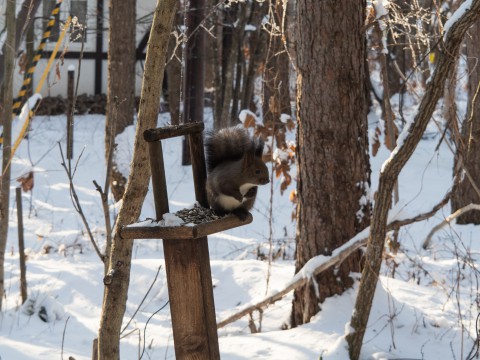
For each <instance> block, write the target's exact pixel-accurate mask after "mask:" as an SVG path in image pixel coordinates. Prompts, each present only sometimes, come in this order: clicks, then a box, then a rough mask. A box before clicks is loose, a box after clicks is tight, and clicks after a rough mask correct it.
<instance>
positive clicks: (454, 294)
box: [0, 99, 480, 360]
mask: <svg viewBox="0 0 480 360" xmlns="http://www.w3.org/2000/svg"><path fill="white" fill-rule="evenodd" d="M408 101H410V102H408ZM460 101H461V99H460ZM463 101H464V100H463ZM407 104H408V108H406V109H405V110H404V113H405V115H406V116H412V115H413V114H414V112H413V109H414V107H415V101H414V100H411V99H407ZM206 115H207V116H206V117H207V119H211V114H210V112H209V109H207V114H206ZM436 115H437V118H438V119H440V117H439V112H437V114H436ZM378 118H379V110H378V108H374V109H373V110H372V112H371V114H370V116H369V122H370V124H371V127H372V129H373V127H374V126H375V124H376V123H377V122H378ZM166 121H168V116H167V115H166V114H162V115H161V116H160V118H159V123H165V122H166ZM104 122H105V119H104V117H103V116H97V115H89V116H78V117H76V122H75V146H74V156H75V159H74V162H73V164H74V166H75V167H76V172H75V178H74V183H75V187H76V190H77V192H78V195H79V198H80V201H81V204H82V207H83V210H84V212H85V215H86V217H87V220H88V222H89V224H90V226H91V227H92V229H93V233H94V235H95V237H96V240H97V241H98V242H99V243H100V245H102V244H103V241H104V235H105V225H104V219H103V215H102V214H103V213H102V207H101V201H100V196H99V193H98V192H97V191H96V190H95V187H94V185H93V183H92V181H93V180H96V181H97V182H98V183H99V184H103V182H104V176H105V160H104ZM428 133H429V134H430V135H429V136H427V137H425V139H424V140H422V142H421V143H420V145H419V147H418V149H417V150H416V152H415V154H414V156H413V157H412V159H411V160H410V161H409V162H408V164H407V166H406V168H405V169H404V171H403V172H402V173H401V176H400V181H399V192H400V199H401V202H400V204H399V205H397V207H396V208H395V209H394V210H392V213H394V214H395V213H398V214H399V216H402V217H409V216H414V215H416V214H418V213H420V212H425V211H428V210H430V209H431V208H432V207H433V205H435V204H436V203H437V202H439V201H440V200H441V199H442V198H443V196H444V195H445V193H446V192H447V191H448V189H449V188H450V186H451V182H452V175H451V174H452V164H453V155H452V153H451V152H450V150H449V148H448V147H447V146H446V145H445V143H443V144H442V145H440V147H439V150H438V151H435V147H436V146H437V144H438V141H439V136H438V135H436V136H435V134H438V131H437V130H436V129H435V128H434V127H433V124H432V128H431V129H429V131H428ZM65 138H66V118H65V117H64V116H52V117H35V118H34V119H33V122H32V131H31V132H30V134H29V137H28V139H26V140H24V141H23V142H22V144H21V146H20V147H19V149H18V151H17V153H16V155H15V158H14V159H13V162H12V176H13V178H14V179H15V178H17V177H19V176H21V175H24V174H25V173H26V172H28V171H29V170H32V169H33V171H34V174H35V185H34V188H33V191H32V192H30V193H24V194H23V199H22V200H23V209H24V225H25V243H26V247H27V254H28V261H27V281H28V294H29V301H28V302H27V305H28V306H23V307H21V306H20V293H19V265H18V263H19V257H18V245H17V239H18V235H17V218H16V215H17V214H16V210H15V209H16V207H15V198H14V192H15V191H14V189H15V186H16V184H15V182H13V183H12V198H11V211H10V231H9V241H8V245H7V254H6V259H5V260H6V263H5V274H6V278H5V281H6V284H5V285H6V294H5V298H4V302H3V303H4V309H3V310H2V312H1V314H0V358H1V359H7V360H10V359H14V360H23V359H32V360H33V359H35V360H37V359H38V360H42V359H43V360H47V359H48V360H50V359H67V358H68V357H69V356H72V357H73V358H75V359H76V360H81V359H83V360H86V359H90V358H91V353H92V340H93V339H94V338H95V337H96V332H97V329H98V325H99V318H100V311H101V304H102V296H103V283H102V279H103V265H102V264H101V262H100V260H99V259H98V257H97V255H96V253H95V251H94V250H93V248H92V246H91V245H90V243H89V240H88V238H87V236H86V233H85V231H84V228H83V224H82V222H81V219H80V217H79V216H78V215H77V213H76V212H75V210H74V207H73V205H72V201H71V198H70V193H69V185H68V179H67V176H66V174H65V172H64V170H63V168H62V166H61V157H60V151H59V145H58V144H59V143H60V145H61V146H63V147H65ZM132 139H133V127H132V128H130V129H128V130H127V131H126V132H125V133H124V135H122V136H120V137H119V138H117V141H118V142H120V143H121V149H122V151H123V152H122V155H121V159H122V161H123V165H122V166H125V167H127V168H128V161H127V159H128V156H129V151H131V149H132V147H133V140H132ZM82 152H83V153H82ZM81 153H82V156H81V157H80V159H79V160H78V158H79V155H80V154H81ZM164 155H165V162H166V169H167V173H166V177H167V183H168V192H169V199H170V209H171V211H172V212H174V211H176V210H178V209H181V208H183V207H185V206H188V205H190V204H192V203H193V202H194V194H193V185H192V177H191V172H190V168H188V167H187V168H185V167H182V166H181V142H180V140H179V139H173V140H169V141H167V142H165V143H164ZM387 157H388V151H387V150H386V149H385V147H382V148H381V149H380V152H379V154H378V155H377V156H376V157H372V159H371V160H372V190H373V191H374V190H375V189H376V186H377V183H378V172H379V169H380V167H381V164H382V162H383V161H384V160H385V159H386V158H387ZM77 160H78V163H77ZM273 186H274V197H273V202H272V204H273V218H272V219H271V223H272V227H273V229H272V231H273V237H272V239H271V241H272V246H273V251H275V252H276V251H277V250H278V249H283V250H284V253H285V258H282V257H280V258H278V259H277V260H275V261H274V262H273V263H272V265H271V268H270V269H269V265H268V262H267V261H262V260H259V258H260V257H259V256H258V254H259V253H261V252H262V253H264V254H268V251H269V233H270V228H269V221H270V219H269V215H268V214H269V211H268V210H269V206H270V188H269V185H268V186H263V187H261V188H260V190H259V198H258V200H257V203H256V207H255V210H254V213H253V215H254V221H253V223H252V224H250V225H247V226H244V227H241V228H236V229H233V230H230V231H226V232H223V233H218V234H215V235H212V236H210V237H209V247H210V256H211V266H212V276H213V283H214V295H215V305H216V312H217V320H219V321H220V320H222V319H224V318H226V317H227V316H230V315H232V314H234V313H235V312H236V311H238V310H239V309H241V308H243V307H244V306H246V305H247V304H249V303H253V302H255V301H258V300H261V299H262V298H263V297H264V296H265V294H266V293H269V292H271V291H274V290H275V289H281V288H282V287H283V286H284V285H285V284H287V283H288V282H289V281H290V280H291V278H292V277H293V275H294V261H293V254H294V234H295V224H294V222H292V220H291V213H292V210H293V207H292V204H291V203H290V202H289V199H288V192H287V193H285V194H284V195H283V196H280V191H279V182H278V181H275V182H274V183H273ZM293 187H294V185H292V188H293ZM116 209H117V208H116V207H115V206H114V204H113V203H112V214H114V213H115V211H116ZM449 213H450V207H449V206H446V207H444V208H443V209H442V210H440V211H439V212H438V213H437V215H436V216H434V217H433V218H431V219H430V220H428V221H424V222H421V223H418V224H415V225H412V226H408V227H405V228H402V229H401V231H400V235H399V241H400V243H401V248H400V251H399V252H398V253H397V254H396V255H394V254H392V253H390V252H389V251H388V249H387V254H386V255H387V256H386V260H385V261H384V262H383V267H382V276H381V277H380V281H379V283H378V287H377V292H376V295H375V300H374V305H373V309H372V312H371V315H370V322H369V326H368V329H367V331H366V335H365V338H364V341H365V343H364V346H363V349H362V354H361V358H362V359H395V358H397V359H398V358H411V359H466V358H467V356H468V354H469V352H470V351H471V349H472V348H473V346H474V339H476V319H477V314H478V312H479V304H480V298H479V295H478V290H479V288H478V286H479V285H478V284H479V280H480V279H479V272H478V269H477V264H476V263H477V261H478V259H479V258H480V255H479V251H480V242H479V241H478V238H476V237H477V236H479V235H480V230H479V229H478V227H475V226H457V225H454V224H453V225H451V226H448V227H445V228H444V229H443V230H442V231H440V232H438V233H437V234H436V235H435V236H434V238H433V242H432V247H431V249H430V250H423V249H422V248H421V244H422V242H423V240H424V239H425V236H426V235H427V234H428V232H429V231H430V229H431V228H432V227H433V226H435V225H436V224H438V223H439V222H441V221H442V220H443V219H444V217H445V216H447V215H448V214H449ZM147 217H154V205H153V200H152V195H151V193H150V192H149V194H148V196H147V199H146V201H145V203H144V207H143V210H142V216H141V219H145V218H147ZM157 271H159V274H158V278H157V280H156V281H155V283H154V284H153V287H152V290H151V291H150V292H149V293H148V295H147V296H146V299H145V301H144V303H143V305H142V306H141V307H140V309H139V311H138V312H137V314H136V315H135V317H134V318H133V320H132V321H131V322H130V324H129V325H128V327H127V328H126V329H125V331H124V332H123V337H122V340H121V355H122V359H126V360H129V359H138V358H139V356H141V355H142V354H143V358H144V359H146V358H148V359H174V358H175V355H174V349H173V339H172V330H171V324H170V313H169V308H168V305H167V306H166V307H165V308H163V309H162V310H160V311H159V312H158V313H156V314H154V313H155V312H157V311H158V310H159V309H161V308H162V307H163V306H164V305H165V304H166V302H167V300H168V293H167V286H166V279H165V267H164V260H163V251H162V242H161V241H160V240H137V241H136V242H135V246H134V251H133V266H132V276H131V285H130V289H129V296H128V303H127V313H126V314H125V324H127V322H129V320H130V319H131V317H132V315H133V314H134V313H135V311H136V310H137V307H138V304H140V302H141V301H142V299H143V298H144V297H145V295H146V294H147V292H148V289H149V287H150V286H151V284H152V283H153V281H154V279H155V275H156V274H157ZM268 273H270V274H271V275H270V279H269V282H268V289H267V276H268V275H267V274H268ZM353 276H354V277H355V278H357V279H358V277H359V274H353ZM357 289H358V281H357V282H356V283H355V286H354V288H353V289H351V290H349V291H347V292H346V293H345V294H343V295H342V296H337V297H334V298H330V299H327V301H326V302H325V303H324V304H322V311H321V312H320V313H319V314H318V315H317V316H315V317H314V318H313V319H312V322H311V323H310V324H307V325H304V326H300V327H298V328H295V329H290V330H281V328H282V325H283V324H285V323H288V320H289V313H290V310H291V300H292V294H290V295H289V296H287V297H286V298H284V299H283V300H281V301H279V302H277V303H275V304H274V305H272V306H270V307H268V308H267V309H266V310H265V311H264V313H263V320H262V324H261V325H262V326H261V330H262V332H261V333H257V334H251V333H250V330H249V327H248V319H247V318H243V319H241V320H238V321H236V322H235V323H233V324H230V325H227V326H226V327H224V328H221V329H219V342H220V352H221V357H222V359H228V360H236V359H298V360H303V359H320V358H321V359H335V360H342V359H347V358H348V355H347V350H346V343H345V334H346V331H347V330H348V322H349V320H350V316H351V313H352V309H353V305H354V302H355V294H356V291H357ZM29 314H30V315H29ZM39 314H42V316H43V317H44V318H45V317H48V319H49V320H50V321H49V322H44V321H42V320H41V318H40V316H39ZM153 314H154V315H153ZM255 317H256V321H257V326H258V325H259V324H258V314H255ZM147 323H148V325H147ZM474 351H475V350H474Z"/></svg>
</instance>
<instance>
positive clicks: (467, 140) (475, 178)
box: [452, 22, 480, 224]
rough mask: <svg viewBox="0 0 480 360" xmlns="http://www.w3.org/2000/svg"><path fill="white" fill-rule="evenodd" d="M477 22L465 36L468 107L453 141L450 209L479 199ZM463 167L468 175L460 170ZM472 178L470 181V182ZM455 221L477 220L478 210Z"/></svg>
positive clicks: (479, 46)
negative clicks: (456, 177) (456, 178)
mask: <svg viewBox="0 0 480 360" xmlns="http://www.w3.org/2000/svg"><path fill="white" fill-rule="evenodd" d="M479 30H480V23H478V22H477V23H476V24H475V25H474V26H472V28H471V29H470V31H469V36H467V39H466V43H467V57H466V59H467V65H468V74H469V79H468V109H467V116H466V119H465V120H464V121H463V125H462V136H461V139H460V141H459V142H458V143H457V154H456V157H455V170H456V172H460V174H459V176H461V178H460V180H459V182H458V184H457V185H456V186H455V187H454V191H453V196H452V212H455V211H457V210H458V209H461V208H463V207H464V206H467V205H469V204H470V203H476V204H479V203H480V194H479V193H478V192H477V190H476V189H475V187H474V186H476V188H477V189H478V188H479V187H480V161H479V159H478V154H480V99H479V92H480V91H479V89H480V68H479V64H478V59H479V58H480V34H479ZM464 169H465V170H466V171H467V172H468V175H464V174H461V173H462V172H463V171H464ZM472 182H473V183H474V185H472ZM457 224H480V211H470V212H467V213H465V214H463V215H461V216H460V217H458V218H457Z"/></svg>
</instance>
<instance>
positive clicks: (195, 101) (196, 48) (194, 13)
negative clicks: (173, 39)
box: [182, 0, 205, 165]
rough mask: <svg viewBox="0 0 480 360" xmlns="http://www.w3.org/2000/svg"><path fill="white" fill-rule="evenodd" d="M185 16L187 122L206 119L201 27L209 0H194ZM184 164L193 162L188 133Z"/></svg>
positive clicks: (185, 100) (184, 115) (185, 118)
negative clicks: (204, 116)
mask: <svg viewBox="0 0 480 360" xmlns="http://www.w3.org/2000/svg"><path fill="white" fill-rule="evenodd" d="M189 4H190V5H189V6H190V7H189V11H188V14H187V16H186V18H185V28H186V31H185V35H186V36H187V39H188V40H187V43H186V44H185V59H184V61H185V77H184V87H183V88H184V94H185V96H184V98H183V123H184V124H187V123H191V122H196V121H198V122H203V108H204V103H205V100H204V94H205V31H204V29H203V28H202V27H201V23H202V20H203V19H204V18H205V0H190V3H189ZM182 155H183V156H182V165H190V164H191V159H190V146H189V142H188V136H185V138H184V139H183V154H182Z"/></svg>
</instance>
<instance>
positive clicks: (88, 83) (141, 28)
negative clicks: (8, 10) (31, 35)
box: [0, 0, 156, 97]
mask: <svg viewBox="0 0 480 360" xmlns="http://www.w3.org/2000/svg"><path fill="white" fill-rule="evenodd" d="M3 1H5V0H3ZM45 1H46V0H44V1H43V2H45ZM109 1H113V0H104V9H103V10H104V11H103V14H104V24H103V28H104V33H103V51H104V52H105V53H107V52H108V16H109V11H108V6H109ZM0 2H1V0H0ZM22 2H23V0H22ZM43 2H42V5H41V6H40V9H39V10H38V12H37V14H36V17H38V18H39V19H37V20H35V23H34V28H35V49H36V48H37V46H38V44H39V43H40V40H41V37H42V35H43V26H44V25H43V21H42V19H40V17H41V16H42V15H43V5H44V4H43ZM20 4H21V2H20V1H18V2H17V6H20ZM155 4H156V1H155V0H138V1H137V20H138V23H137V39H136V41H137V45H138V44H139V42H140V41H141V39H142V37H143V36H144V34H145V32H146V31H147V30H148V29H149V28H150V23H151V20H152V15H153V11H154V9H155ZM70 10H71V1H69V0H64V1H63V3H62V5H61V7H60V21H61V22H62V23H64V22H65V20H66V19H67V17H68V16H69V15H70V12H71V11H70ZM96 13H97V0H88V1H87V21H86V26H87V38H86V41H85V43H84V52H95V51H96V29H97V17H96ZM72 15H75V14H72ZM2 21H4V20H3V19H1V20H0V27H1V25H2V24H1V23H2ZM67 37H68V34H67V36H66V38H67ZM55 44H56V42H55V41H53V42H49V43H47V45H46V48H45V50H46V51H52V50H53V49H54V47H55ZM65 47H67V48H68V50H67V51H68V52H69V53H70V54H72V53H79V52H80V49H81V42H71V41H64V42H63V44H62V46H61V47H60V50H59V53H61V52H62V51H63V50H64V49H65ZM21 49H25V45H24V44H22V46H21ZM58 56H59V55H58V54H57V59H56V60H55V62H54V65H53V66H52V68H51V69H50V72H49V74H48V76H47V80H46V81H45V84H44V85H43V87H42V90H41V94H42V96H58V95H60V96H62V97H66V96H67V95H66V94H67V72H68V69H69V67H72V66H73V67H74V68H75V70H76V71H77V70H78V60H77V59H65V60H64V61H63V63H61V62H60V61H59V60H58ZM47 62H48V59H46V58H42V59H41V60H40V61H39V62H38V64H37V66H36V68H35V72H34V76H33V89H34V91H35V88H36V86H37V83H38V81H39V80H40V78H41V76H42V74H43V72H44V70H45V68H46V65H47ZM57 67H58V70H59V74H60V79H58V77H57V76H56V75H55V74H56V69H57ZM142 67H143V61H141V60H140V61H137V66H136V73H137V83H136V88H135V92H136V94H137V95H140V90H141V82H142V74H143V70H142ZM19 70H20V68H19V67H18V64H17V68H16V71H15V77H14V96H16V94H17V93H18V91H19V90H20V88H21V86H22V82H23V75H21V74H19ZM107 70H108V64H107V60H106V59H105V60H103V62H102V81H101V92H102V93H104V94H106V92H107ZM76 78H77V73H75V79H76ZM78 93H79V94H84V93H86V94H89V95H93V94H94V93H95V60H92V59H83V60H82V63H81V74H80V83H79V89H78Z"/></svg>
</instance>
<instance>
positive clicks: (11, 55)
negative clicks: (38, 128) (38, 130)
mask: <svg viewBox="0 0 480 360" xmlns="http://www.w3.org/2000/svg"><path fill="white" fill-rule="evenodd" d="M5 18H6V22H7V39H6V42H5V67H4V69H3V70H4V74H5V83H4V87H3V89H4V90H3V108H4V121H3V151H2V173H1V174H0V175H1V182H0V310H1V309H2V300H3V294H4V292H5V273H4V261H5V248H6V246H7V237H8V207H9V205H10V172H11V171H10V170H11V167H10V165H11V159H12V102H13V94H12V90H13V89H12V88H13V71H14V67H15V1H14V0H7V8H6V13H5Z"/></svg>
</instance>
